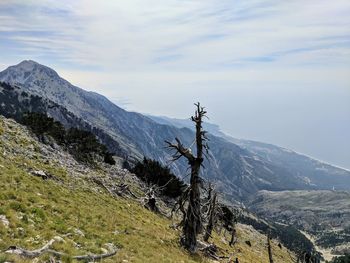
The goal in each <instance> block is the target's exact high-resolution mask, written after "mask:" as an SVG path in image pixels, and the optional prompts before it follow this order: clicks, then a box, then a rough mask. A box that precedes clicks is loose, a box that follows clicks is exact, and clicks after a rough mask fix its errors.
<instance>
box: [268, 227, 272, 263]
mask: <svg viewBox="0 0 350 263" xmlns="http://www.w3.org/2000/svg"><path fill="white" fill-rule="evenodd" d="M270 241H271V237H270V233H267V251H268V253H269V263H273V258H272V248H271V242H270Z"/></svg>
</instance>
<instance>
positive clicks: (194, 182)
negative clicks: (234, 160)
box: [182, 164, 202, 252]
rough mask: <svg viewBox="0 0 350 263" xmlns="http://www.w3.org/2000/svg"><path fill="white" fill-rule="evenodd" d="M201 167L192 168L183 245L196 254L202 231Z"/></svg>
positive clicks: (196, 165) (194, 166)
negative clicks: (198, 239) (198, 238)
mask: <svg viewBox="0 0 350 263" xmlns="http://www.w3.org/2000/svg"><path fill="white" fill-rule="evenodd" d="M199 167H200V165H198V164H195V165H193V166H191V170H192V172H191V188H190V196H189V203H188V209H187V212H186V214H185V221H184V227H183V238H182V244H183V245H184V247H186V248H187V249H188V250H189V251H192V252H194V251H195V250H196V247H197V235H198V233H199V232H200V231H201V229H202V219H201V211H200V209H201V204H200V189H199V185H200V181H199V175H198V173H199Z"/></svg>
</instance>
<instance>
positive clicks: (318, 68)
mask: <svg viewBox="0 0 350 263" xmlns="http://www.w3.org/2000/svg"><path fill="white" fill-rule="evenodd" d="M0 49H1V51H2V52H1V53H0V63H1V64H0V66H1V67H2V68H4V67H5V65H9V64H16V63H18V62H19V61H20V60H22V59H28V58H31V59H34V60H38V62H41V63H44V64H47V65H49V66H51V67H53V68H55V69H58V71H59V73H61V74H62V75H63V76H64V77H67V78H68V79H69V80H71V81H72V82H73V83H74V84H77V85H80V86H82V87H83V88H87V89H89V90H95V91H99V92H101V93H103V94H105V95H108V97H109V98H111V99H113V100H114V101H119V102H120V101H122V102H123V103H124V102H125V101H127V102H128V100H130V102H131V104H127V103H126V104H125V106H126V107H127V108H129V109H131V110H139V111H145V112H150V113H159V114H168V115H171V116H175V117H184V116H187V115H188V112H192V107H191V106H192V102H193V101H195V100H197V99H201V100H202V101H203V102H204V103H205V104H207V105H208V106H209V107H210V109H211V112H212V117H213V121H216V122H218V123H219V124H221V125H222V126H224V128H225V129H226V130H229V131H231V132H232V133H234V134H237V135H238V136H242V137H248V138H252V139H259V140H263V141H264V140H266V141H270V142H274V143H280V144H282V145H285V146H290V147H292V148H293V147H294V146H296V147H300V148H297V150H300V151H304V150H305V152H307V153H310V154H314V153H315V154H314V155H316V156H317V154H318V152H316V151H315V149H316V148H315V147H314V148H312V146H310V145H309V146H308V145H307V144H306V145H304V144H303V143H304V141H303V140H302V139H303V138H302V137H303V132H304V135H305V134H308V133H314V134H315V133H317V132H318V130H317V129H319V127H318V126H317V125H314V129H313V128H312V127H311V128H310V127H309V126H310V122H312V121H313V120H314V119H313V120H310V116H311V115H310V114H311V113H310V112H311V111H312V112H313V110H314V109H313V108H315V110H316V111H319V116H330V115H329V112H330V111H332V112H334V116H333V115H332V116H333V117H332V118H333V119H334V120H338V122H336V125H338V126H339V127H341V129H340V130H343V131H344V132H347V133H350V127H349V125H346V124H345V123H346V122H347V120H348V118H347V117H346V116H348V115H349V116H350V109H349V106H344V105H347V104H346V101H347V100H348V101H349V100H350V77H349V76H350V54H349V53H350V1H348V0H337V1H328V0H308V1H305V0H291V1H283V0H273V1H272V0H265V1H258V0H252V1H243V0H235V1H232V0H220V1H214V0H203V1H198V0H186V1H184V0H128V1H124V0H113V1H95V0H75V1H70V0H64V1H55V0H36V1H34V0H28V1H21V0H2V1H1V2H0ZM306 91H308V92H306ZM298 92H299V93H300V94H303V96H305V98H304V99H303V100H300V102H299V99H300V98H299V97H298V94H297V93H298ZM145 94H152V96H145ZM198 94H199V95H198ZM329 97H332V98H335V99H334V100H333V101H331V102H329V103H330V104H329V107H331V110H330V108H327V107H324V105H323V104H322V103H316V102H315V103H314V104H312V103H313V98H315V101H320V102H321V101H322V102H325V101H327V99H328V98H329ZM164 98H169V99H168V100H164ZM306 98H308V99H306ZM335 101H336V102H335ZM292 103H294V105H295V107H296V110H295V113H294V115H293V114H292V113H291V114H289V113H288V114H287V115H285V114H284V112H283V110H280V109H279V108H277V109H276V108H273V107H272V106H271V105H278V106H279V107H280V108H283V105H289V107H292V106H291V105H292ZM310 104H311V105H310ZM290 111H291V112H293V110H290ZM237 112H239V113H240V115H238V114H236V113H237ZM312 116H314V115H312ZM344 116H345V117H344ZM228 117H232V118H233V119H234V121H232V123H227V122H226V121H225V120H226V119H227V118H228ZM283 118H284V120H282V119H283ZM330 119H331V118H329V120H330ZM249 120H250V122H249ZM299 120H300V122H298V121H299ZM344 120H345V121H344ZM284 121H286V122H288V121H290V122H293V123H292V124H293V125H294V126H289V124H288V123H287V124H286V123H284ZM253 122H256V125H254V123H253ZM282 122H283V125H281V123H282ZM328 124H329V123H327V119H325V120H324V127H323V129H324V130H327V127H329V126H327V125H328ZM320 125H321V124H320ZM332 125H333V126H334V123H332ZM295 126H298V127H299V128H300V131H302V133H301V134H298V131H294V130H293V127H295ZM316 126H317V127H316ZM321 126H322V125H321ZM321 126H320V127H321ZM269 127H273V129H274V130H275V131H271V134H270V133H269V132H266V130H268V129H269ZM283 127H285V128H284V129H283ZM289 130H293V132H290V131H289ZM281 134H282V135H286V136H282V135H281ZM282 137H288V138H284V139H283V138H282ZM315 137H317V136H315ZM329 137H333V138H337V137H338V138H341V136H340V135H339V133H334V134H331V133H329ZM293 138H294V139H293ZM328 139H329V138H328V137H326V135H325V137H322V138H321V137H320V138H319V141H318V142H319V143H322V140H323V141H325V140H328ZM300 141H302V142H303V143H300ZM298 142H299V143H298ZM335 145H336V147H335V148H334V149H333V151H331V150H330V149H325V150H324V153H326V152H327V151H328V152H329V156H331V157H332V155H333V156H337V151H339V152H340V150H337V147H338V148H339V147H340V148H341V147H343V146H344V147H345V146H346V143H343V144H342V143H339V144H335ZM340 148H339V149H340ZM349 148H350V145H348V146H347V149H349ZM344 149H345V148H344ZM343 152H345V150H344V151H343ZM324 156H326V154H325V155H324ZM339 156H340V154H338V157H339ZM343 156H345V154H343ZM347 156H350V153H349V152H347ZM318 157H319V158H321V159H322V158H324V157H323V156H321V155H320V156H318ZM324 159H325V158H324ZM330 159H331V158H330ZM340 159H341V158H340ZM345 159H346V157H343V159H342V160H343V163H340V164H341V165H342V164H344V163H345V161H344V160H345ZM331 161H333V160H331ZM344 166H347V167H349V166H350V160H348V159H347V165H344Z"/></svg>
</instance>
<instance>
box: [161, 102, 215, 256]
mask: <svg viewBox="0 0 350 263" xmlns="http://www.w3.org/2000/svg"><path fill="white" fill-rule="evenodd" d="M195 106H196V112H195V115H194V116H192V117H191V120H192V121H193V122H194V123H195V126H196V138H195V142H196V156H195V155H194V154H193V153H192V152H191V149H190V148H186V147H185V146H184V145H183V144H182V143H181V141H180V140H179V139H178V138H175V140H176V143H175V144H173V143H171V142H169V141H165V142H166V143H167V144H168V147H169V148H170V149H173V150H175V154H174V155H173V161H175V160H178V159H180V158H181V157H185V158H186V159H187V161H188V164H189V166H190V168H191V178H190V189H189V199H188V207H187V211H186V213H185V215H184V220H183V223H184V225H183V236H182V238H181V243H182V245H183V246H184V247H185V248H186V249H188V250H189V251H191V252H194V251H196V248H197V235H198V233H200V232H201V230H202V220H201V203H200V183H201V179H200V177H199V172H200V168H201V166H202V163H203V160H204V155H205V152H204V151H208V145H207V144H206V142H205V141H206V140H207V137H206V132H205V131H203V130H202V122H203V117H205V116H206V115H205V114H206V111H205V110H204V108H203V107H201V106H200V103H199V102H198V103H197V104H195Z"/></svg>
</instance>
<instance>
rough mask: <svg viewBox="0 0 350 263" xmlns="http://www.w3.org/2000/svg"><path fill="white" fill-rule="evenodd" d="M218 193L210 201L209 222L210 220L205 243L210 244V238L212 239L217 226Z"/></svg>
mask: <svg viewBox="0 0 350 263" xmlns="http://www.w3.org/2000/svg"><path fill="white" fill-rule="evenodd" d="M216 197H217V195H216V193H214V196H213V198H212V199H211V201H210V208H209V211H208V213H209V220H208V225H207V229H206V231H205V234H204V241H205V242H208V240H209V237H211V232H212V231H213V228H214V224H215V209H216V207H215V206H216Z"/></svg>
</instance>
